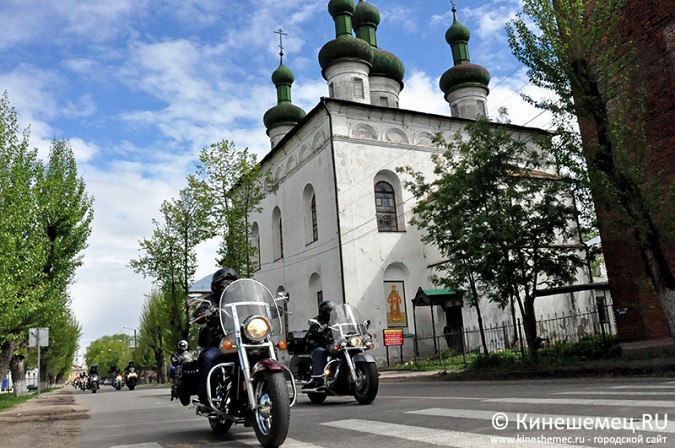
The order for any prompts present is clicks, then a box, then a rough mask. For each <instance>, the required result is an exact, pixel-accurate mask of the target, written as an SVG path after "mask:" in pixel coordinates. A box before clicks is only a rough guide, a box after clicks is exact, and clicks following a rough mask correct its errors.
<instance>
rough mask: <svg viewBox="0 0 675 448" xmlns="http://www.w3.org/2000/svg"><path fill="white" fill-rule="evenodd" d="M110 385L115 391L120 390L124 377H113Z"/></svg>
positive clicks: (119, 374) (119, 375) (118, 375)
mask: <svg viewBox="0 0 675 448" xmlns="http://www.w3.org/2000/svg"><path fill="white" fill-rule="evenodd" d="M112 385H113V387H114V388H115V389H117V390H120V389H122V386H124V377H123V376H122V374H121V373H118V374H117V375H115V379H114V380H113V383H112Z"/></svg>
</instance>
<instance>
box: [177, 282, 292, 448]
mask: <svg viewBox="0 0 675 448" xmlns="http://www.w3.org/2000/svg"><path fill="white" fill-rule="evenodd" d="M287 300H288V297H287V296H282V297H279V298H277V299H274V297H273V296H272V294H271V293H270V291H269V290H268V289H267V288H266V287H265V286H264V285H262V284H261V283H259V282H257V281H255V280H253V279H240V280H237V281H235V282H233V283H231V284H230V285H228V286H227V288H225V291H224V292H223V295H222V296H221V298H220V306H219V307H218V308H216V307H214V306H212V305H211V304H210V302H209V306H210V309H209V310H208V311H207V318H214V316H215V318H216V319H219V323H220V328H221V330H222V334H223V335H224V336H223V337H222V339H221V342H220V350H221V353H222V354H223V362H220V363H219V364H216V365H215V366H213V368H212V369H211V371H210V372H209V373H208V381H207V395H208V402H209V406H208V407H207V406H204V405H202V404H201V403H199V401H197V400H195V401H194V404H195V405H196V411H197V415H201V416H204V417H208V419H209V423H210V425H211V429H213V431H215V432H217V433H219V434H224V433H226V432H227V431H228V430H229V429H230V427H231V426H232V424H233V423H241V424H244V426H253V429H254V431H255V435H256V437H257V439H258V441H259V442H260V444H261V445H262V446H264V447H269V448H272V447H278V446H280V445H281V444H282V443H283V442H284V441H285V440H286V435H287V434H288V427H289V424H290V418H291V406H292V405H293V403H294V402H295V396H296V394H295V385H294V383H293V381H291V383H290V384H291V388H292V395H291V396H290V397H289V390H288V389H289V388H288V383H287V382H286V377H287V376H288V377H290V378H291V379H292V375H291V373H290V371H288V369H287V368H286V367H285V366H284V365H283V364H281V363H280V362H279V361H277V359H276V348H281V349H283V348H285V341H283V340H280V339H282V338H283V334H284V333H283V324H282V322H281V319H279V315H280V309H281V308H280V303H278V302H285V301H287ZM174 355H175V356H173V357H172V360H173V363H174V364H175V367H176V370H175V373H174V376H173V386H172V388H171V399H172V400H173V399H174V398H178V399H179V400H180V402H181V404H183V406H187V405H189V404H190V397H191V395H197V390H198V387H199V363H198V361H192V360H191V357H189V356H181V355H179V354H178V353H176V354H174ZM212 385H215V387H213V386H212Z"/></svg>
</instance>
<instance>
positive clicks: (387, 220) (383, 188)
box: [375, 181, 398, 232]
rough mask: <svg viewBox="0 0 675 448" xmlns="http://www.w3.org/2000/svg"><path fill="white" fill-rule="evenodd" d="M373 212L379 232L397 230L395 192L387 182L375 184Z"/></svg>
mask: <svg viewBox="0 0 675 448" xmlns="http://www.w3.org/2000/svg"><path fill="white" fill-rule="evenodd" d="M375 212H376V214H377V230H379V231H380V232H398V223H397V219H396V194H395V193H394V188H393V187H392V186H391V184H389V183H388V182H382V181H381V182H378V183H376V184H375Z"/></svg>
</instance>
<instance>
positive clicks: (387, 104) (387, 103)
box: [380, 96, 389, 107]
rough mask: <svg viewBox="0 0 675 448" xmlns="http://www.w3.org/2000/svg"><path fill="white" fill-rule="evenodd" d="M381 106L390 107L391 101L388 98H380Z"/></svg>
mask: <svg viewBox="0 0 675 448" xmlns="http://www.w3.org/2000/svg"><path fill="white" fill-rule="evenodd" d="M380 106H384V107H389V99H388V98H387V97H386V96H381V97H380Z"/></svg>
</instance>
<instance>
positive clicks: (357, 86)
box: [354, 78, 365, 98]
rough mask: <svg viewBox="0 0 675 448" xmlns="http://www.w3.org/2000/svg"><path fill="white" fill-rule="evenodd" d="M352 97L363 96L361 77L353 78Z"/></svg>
mask: <svg viewBox="0 0 675 448" xmlns="http://www.w3.org/2000/svg"><path fill="white" fill-rule="evenodd" d="M354 98H365V93H364V90H363V79H361V78H354Z"/></svg>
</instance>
